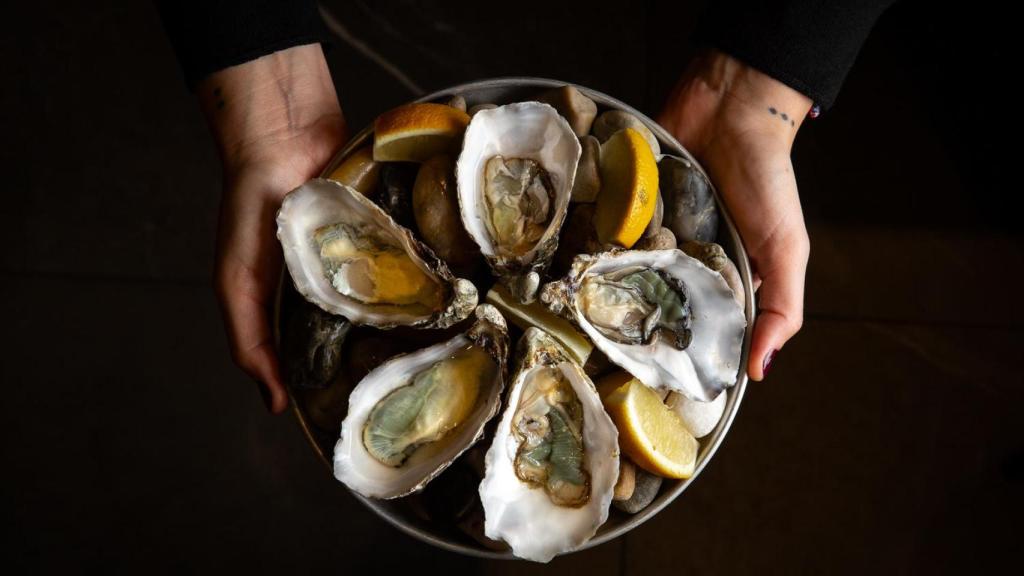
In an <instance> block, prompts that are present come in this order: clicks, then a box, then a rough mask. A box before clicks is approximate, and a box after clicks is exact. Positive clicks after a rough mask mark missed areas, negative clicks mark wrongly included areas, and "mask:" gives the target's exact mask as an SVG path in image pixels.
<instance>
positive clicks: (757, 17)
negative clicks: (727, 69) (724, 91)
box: [695, 0, 894, 111]
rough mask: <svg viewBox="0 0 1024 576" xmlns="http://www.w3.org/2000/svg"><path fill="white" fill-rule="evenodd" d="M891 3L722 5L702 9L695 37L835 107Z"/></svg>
mask: <svg viewBox="0 0 1024 576" xmlns="http://www.w3.org/2000/svg"><path fill="white" fill-rule="evenodd" d="M893 1H894V0H832V1H828V0H771V1H768V0H722V1H718V2H715V1H712V2H710V4H709V5H708V7H707V8H706V9H705V12H704V14H703V15H702V17H701V19H700V22H699V24H698V27H697V31H696V34H695V43H696V44H697V45H698V46H713V47H715V48H718V49H719V50H721V51H722V52H725V53H727V54H729V55H731V56H733V57H735V58H737V59H739V60H742V61H744V62H746V63H747V64H748V65H750V66H753V67H754V68H757V69H758V70H760V71H762V72H764V73H766V74H768V75H770V76H772V77H773V78H775V79H776V80H779V81H780V82H783V83H785V84H786V85H788V86H790V87H791V88H794V89H795V90H798V91H799V92H801V93H803V94H804V95H806V96H808V97H809V98H811V100H813V101H814V103H815V104H816V105H817V106H818V107H819V108H820V109H821V110H822V111H825V110H828V109H829V108H831V107H832V104H833V103H834V102H835V99H836V95H837V94H839V88H840V87H841V86H842V84H843V81H844V80H845V79H846V74H847V73H848V72H849V71H850V68H851V67H852V66H853V62H854V60H855V59H856V58H857V53H858V52H859V51H860V47H861V45H862V44H863V43H864V40H865V39H866V38H867V36H868V33H869V32H870V31H871V28H872V27H873V26H874V24H875V20H877V19H878V17H879V15H881V14H882V12H884V11H885V10H886V8H888V7H889V5H891V4H892V3H893Z"/></svg>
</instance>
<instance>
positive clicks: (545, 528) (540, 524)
mask: <svg viewBox="0 0 1024 576" xmlns="http://www.w3.org/2000/svg"><path fill="white" fill-rule="evenodd" d="M517 356H518V360H517V367H516V374H515V376H514V377H513V380H512V384H511V389H510V391H509V394H508V401H507V403H506V407H505V412H504V414H503V415H502V418H501V422H500V423H499V424H498V428H497V430H496V431H495V433H494V439H493V441H492V443H491V447H490V449H488V451H487V455H486V457H485V465H486V474H485V476H484V479H483V481H482V482H481V483H480V501H481V503H482V504H483V508H484V532H485V534H486V535H487V537H488V538H491V539H495V540H504V541H505V542H507V543H508V544H509V545H510V546H511V547H512V552H513V553H514V554H515V555H516V556H518V557H520V558H525V559H528V560H534V561H538V562H547V561H549V560H551V559H552V558H553V557H555V556H556V555H557V554H560V553H563V552H567V551H570V550H574V549H577V548H579V547H580V546H581V545H583V544H584V543H585V542H586V541H587V540H589V539H590V538H591V537H592V536H593V535H594V534H595V533H596V532H597V529H598V527H600V526H601V525H602V524H603V523H604V522H605V520H607V519H608V507H609V505H610V504H611V500H612V495H613V492H614V488H615V482H616V481H617V479H618V476H619V444H618V430H617V429H616V428H615V425H614V424H613V423H612V420H611V418H610V417H609V416H608V414H607V413H606V412H605V410H604V407H603V406H602V404H601V400H600V398H599V397H598V394H597V390H596V389H595V387H594V384H593V382H591V380H590V378H588V377H587V375H586V374H585V373H584V372H583V369H582V368H580V367H579V365H578V364H576V363H575V362H574V361H573V360H572V359H571V357H570V356H569V355H568V353H567V352H565V350H564V349H563V348H562V347H561V345H559V344H558V343H557V342H556V341H555V340H554V338H552V337H551V336H550V335H549V334H547V333H546V332H544V331H543V330H540V329H539V328H530V329H529V330H527V331H526V333H525V334H524V335H523V340H522V341H521V342H520V344H519V350H518V352H517ZM545 366H553V367H558V368H559V369H560V370H561V372H562V373H563V374H564V375H565V377H566V379H567V380H568V381H569V382H570V383H571V384H572V387H573V390H574V391H575V392H576V395H577V397H578V398H579V400H580V403H581V404H582V406H583V446H584V458H583V461H584V463H585V464H584V465H585V467H586V469H587V471H588V472H589V473H590V482H591V493H590V499H589V501H588V502H587V503H586V504H584V505H583V506H581V507H579V508H570V507H563V506H557V505H555V504H553V503H552V502H551V500H550V499H549V498H548V496H547V494H546V493H545V491H544V490H543V489H541V488H536V487H531V486H529V485H528V484H526V483H524V482H522V481H521V480H519V478H518V477H517V476H516V472H515V469H514V459H515V455H516V452H517V450H518V448H519V446H518V444H517V441H516V438H515V436H514V435H513V433H512V431H511V426H512V418H513V416H514V414H515V412H516V408H517V407H518V404H519V397H520V395H521V393H522V391H523V384H524V382H525V381H526V376H528V375H529V373H530V371H531V370H532V369H533V368H535V367H545Z"/></svg>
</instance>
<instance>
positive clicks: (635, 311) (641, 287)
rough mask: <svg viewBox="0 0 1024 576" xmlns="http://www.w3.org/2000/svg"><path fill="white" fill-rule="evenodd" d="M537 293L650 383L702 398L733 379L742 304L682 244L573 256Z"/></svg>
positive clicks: (742, 324)
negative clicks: (557, 276)
mask: <svg viewBox="0 0 1024 576" xmlns="http://www.w3.org/2000/svg"><path fill="white" fill-rule="evenodd" d="M541 300H542V301H543V302H544V303H545V304H546V305H547V306H548V307H549V308H550V309H551V310H552V311H553V312H556V313H559V314H562V315H564V316H565V317H567V318H568V319H570V320H572V321H573V322H575V323H576V324H577V325H578V326H579V327H580V328H581V329H582V330H583V331H584V332H585V333H586V334H587V336H589V337H590V339H591V340H592V341H593V342H594V345H595V346H596V347H597V348H599V349H600V350H601V351H602V352H604V353H605V354H606V355H607V356H608V358H609V359H611V361H612V362H615V363H616V364H618V365H619V366H621V367H622V368H624V369H626V370H627V371H628V372H630V373H631V374H633V376H635V377H636V378H638V379H639V380H640V381H641V382H643V383H644V384H646V385H647V386H650V387H651V388H656V389H667V390H672V391H676V392H680V393H682V394H684V395H685V396H687V397H689V398H691V399H694V400H699V401H703V402H708V401H711V400H714V399H715V397H717V396H718V394H719V393H720V392H721V391H722V390H724V389H725V388H726V387H728V386H732V385H733V384H734V383H735V382H736V376H737V372H738V370H739V364H740V353H741V347H742V344H743V333H744V328H745V326H746V319H745V318H744V316H743V309H742V308H741V307H740V306H739V305H738V304H737V302H736V300H734V299H733V296H732V291H731V290H730V288H729V286H728V285H727V284H726V282H725V280H723V279H722V276H721V275H720V274H718V273H717V272H715V271H713V270H711V269H709V268H708V267H707V266H705V265H704V264H702V263H701V262H700V261H699V260H696V259H694V258H691V257H690V256H687V255H686V254H684V253H683V252H682V251H681V250H678V249H670V250H649V251H641V250H622V251H612V252H603V253H600V254H595V255H581V256H578V257H577V258H576V259H575V260H574V261H573V265H572V269H571V270H570V272H569V274H568V275H567V276H566V277H565V278H564V279H562V280H559V281H557V282H552V283H549V284H546V285H545V286H544V288H543V289H542V291H541Z"/></svg>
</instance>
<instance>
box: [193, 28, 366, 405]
mask: <svg viewBox="0 0 1024 576" xmlns="http://www.w3.org/2000/svg"><path fill="white" fill-rule="evenodd" d="M199 95H200V103H201V105H202V108H203V111H204V112H205V114H206V117H207V120H208V122H209V124H210V128H211V130H212V131H213V134H214V137H215V138H216V140H217V144H218V147H219V149H220V154H221V161H222V163H223V168H224V195H223V198H222V201H221V207H220V222H219V225H218V234H217V255H216V269H215V274H214V284H215V286H216V292H217V298H218V300H219V302H220V305H221V310H222V312H223V317H224V325H225V327H226V329H227V334H228V340H229V342H230V347H231V356H232V358H233V359H234V361H235V363H236V364H237V365H238V366H239V367H240V368H241V369H242V370H243V371H245V373H246V374H248V375H249V376H250V377H252V378H253V379H255V380H256V382H257V384H258V385H259V386H260V388H261V390H260V391H261V393H262V396H263V399H264V401H265V403H266V404H267V409H268V410H270V411H271V412H273V413H280V412H282V411H284V409H285V408H287V406H288V393H287V391H286V390H285V386H284V383H283V381H282V379H281V371H280V365H279V362H278V358H277V353H276V351H275V347H274V338H273V332H272V330H271V323H270V313H271V309H272V306H273V301H274V295H275V291H276V289H277V284H278V281H279V278H280V274H281V260H282V257H281V247H280V245H279V244H278V241H277V237H276V223H275V215H276V214H277V210H278V208H279V207H280V206H281V200H282V199H283V198H284V196H285V194H287V193H288V192H290V191H291V190H293V189H294V188H296V187H298V186H299V185H301V184H302V183H304V182H306V181H307V180H309V179H310V178H313V177H315V176H317V175H318V174H319V173H320V172H321V170H322V169H323V167H324V166H325V165H326V164H327V162H328V161H330V159H331V157H332V155H333V154H334V153H335V152H336V151H337V150H338V149H340V148H341V146H342V145H343V144H344V143H345V141H346V140H347V137H348V136H347V128H346V125H345V119H344V116H343V115H342V112H341V107H340V106H339V105H338V97H337V94H336V93H335V90H334V84H333V82H332V80H331V75H330V71H329V70H328V69H327V63H326V61H325V60H324V56H323V51H322V50H321V48H320V45H319V44H308V45H305V46H296V47H293V48H288V49H286V50H281V51H279V52H275V53H273V54H269V55H266V56H263V57H261V58H258V59H256V60H252V61H249V62H246V63H244V64H240V65H238V66H232V67H230V68H226V69H224V70H221V71H219V72H215V73H214V74H211V75H210V76H208V77H207V78H205V79H204V80H203V82H202V83H201V84H200V86H199Z"/></svg>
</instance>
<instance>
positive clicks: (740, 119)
mask: <svg viewBox="0 0 1024 576" xmlns="http://www.w3.org/2000/svg"><path fill="white" fill-rule="evenodd" d="M812 106H813V102H812V101H811V99H810V98H809V97H808V96H806V95H804V94H803V93H801V92H799V91H797V90H795V89H794V88H792V87H790V86H788V85H786V84H784V83H783V82H781V81H779V80H777V79H775V78H773V77H771V76H769V75H768V74H765V73H764V72H761V71H760V70H758V69H757V68H754V67H753V66H749V65H747V64H746V63H744V62H743V61H741V60H739V59H737V58H735V57H733V56H731V55H729V54H726V53H724V52H721V51H720V50H717V49H714V48H711V49H708V50H705V51H703V52H702V53H700V54H698V55H697V56H696V57H694V59H693V60H692V61H691V62H690V64H689V65H688V67H687V69H686V72H685V73H684V75H683V77H682V79H680V81H679V82H678V83H677V85H676V87H675V89H674V90H673V92H672V95H671V96H670V97H669V101H668V103H667V106H666V111H665V112H664V113H663V115H662V116H663V117H664V118H665V121H666V122H668V123H669V124H670V129H672V130H673V131H675V132H676V133H681V134H688V137H687V139H688V140H689V141H690V146H694V147H696V148H700V147H701V146H703V145H706V144H707V143H708V142H709V140H710V139H711V138H713V137H714V136H715V132H716V131H717V130H719V129H720V125H721V124H722V123H728V124H731V125H732V126H742V127H743V128H744V129H747V130H753V131H756V132H757V133H758V134H760V135H762V136H765V137H769V138H772V139H777V140H779V141H780V142H781V143H782V144H783V145H785V146H786V147H791V146H792V143H793V140H794V139H795V138H796V134H797V131H798V130H799V129H800V126H801V125H802V124H803V121H804V119H805V118H807V115H808V112H809V111H810V110H811V107H812ZM684 145H686V144H684ZM690 146H687V147H688V148H689V147H690Z"/></svg>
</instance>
